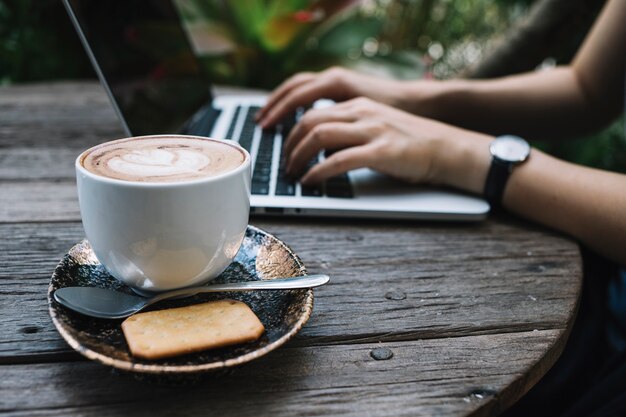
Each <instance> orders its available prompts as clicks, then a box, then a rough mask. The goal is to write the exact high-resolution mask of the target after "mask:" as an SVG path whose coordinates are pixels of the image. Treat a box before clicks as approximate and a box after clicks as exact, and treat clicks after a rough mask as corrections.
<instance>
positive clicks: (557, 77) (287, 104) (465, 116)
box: [258, 0, 626, 140]
mask: <svg viewBox="0 0 626 417" xmlns="http://www.w3.org/2000/svg"><path fill="white" fill-rule="evenodd" d="M625 21H626V1H623V0H609V2H608V3H607V5H606V6H605V8H604V10H603V12H602V13H601V15H600V17H599V18H598V21H597V22H596V24H595V26H594V28H593V29H592V31H591V32H590V34H589V35H588V36H587V39H586V40H585V43H584V44H583V46H582V47H581V49H580V51H579V53H578V55H577V56H576V58H575V60H574V62H573V63H572V65H571V66H568V67H559V68H555V69H553V70H547V71H540V72H534V73H527V74H521V75H515V76H510V77H504V78H499V79H494V80H484V81H483V80H450V81H394V80H385V79H381V78H376V77H371V76H367V75H363V74H359V73H357V72H354V71H349V70H346V69H341V68H332V69H330V70H326V71H322V72H320V73H302V74H297V75H295V76H294V77H292V78H290V79H289V80H287V81H286V82H285V83H283V84H282V85H281V86H280V87H278V88H277V89H276V90H275V91H274V92H273V93H272V95H271V96H270V98H269V100H268V103H267V105H266V106H265V107H264V108H263V109H262V110H261V112H260V113H259V118H258V121H259V122H260V123H261V124H262V125H263V126H264V127H269V126H271V125H273V124H274V123H276V122H278V121H279V120H280V119H282V118H283V117H285V116H286V115H287V114H288V113H289V112H291V111H293V110H294V109H295V108H297V107H298V106H302V105H306V104H308V103H311V102H313V101H314V100H316V99H318V98H332V99H335V100H338V101H343V100H349V99H352V98H355V97H359V96H363V97H368V98H370V99H373V100H375V101H378V102H381V103H384V104H388V105H391V106H393V107H396V108H399V109H402V110H405V111H408V112H411V113H413V114H416V115H421V116H426V117H430V118H433V119H437V120H440V121H444V122H447V123H451V124H454V125H457V126H461V127H464V128H468V129H473V130H478V131H481V132H488V133H491V134H502V133H510V134H518V135H520V136H524V137H526V138H528V139H550V140H552V139H560V138H564V137H573V136H581V135H584V134H586V133H589V132H591V131H593V130H596V129H598V128H600V127H602V126H604V125H605V124H607V123H608V122H609V121H611V120H613V119H614V118H615V117H616V116H617V115H618V114H619V112H620V110H621V109H622V108H623V94H624V73H625V71H626V63H625V61H626V52H625V48H624V45H626V24H624V23H623V22H625Z"/></svg>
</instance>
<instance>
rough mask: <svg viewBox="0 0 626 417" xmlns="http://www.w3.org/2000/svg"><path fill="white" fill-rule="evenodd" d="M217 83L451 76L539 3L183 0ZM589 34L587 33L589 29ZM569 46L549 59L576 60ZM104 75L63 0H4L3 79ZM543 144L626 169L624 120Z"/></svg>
mask: <svg viewBox="0 0 626 417" xmlns="http://www.w3.org/2000/svg"><path fill="white" fill-rule="evenodd" d="M176 3H177V6H178V9H179V11H180V14H181V16H182V17H183V19H184V21H185V24H186V28H187V30H188V33H189V34H190V38H191V39H192V43H193V45H194V49H195V51H196V53H197V55H198V57H199V58H200V60H201V63H202V64H203V68H204V69H205V70H206V72H207V73H208V74H209V76H210V77H211V79H212V80H214V82H215V83H220V84H232V85H240V86H248V87H255V88H264V89H271V88H272V87H274V86H276V85H277V84H278V83H279V82H280V81H281V80H284V79H285V78H286V77H288V76H289V75H291V74H293V73H295V72H298V71H303V70H320V69H323V68H326V67H328V66H330V65H342V66H346V67H350V68H354V69H357V70H359V71H364V72H368V73H373V74H379V75H381V76H387V77H395V78H402V79H411V78H422V77H426V78H450V77H454V76H457V75H458V74H460V73H462V72H463V71H464V70H465V69H467V68H468V67H470V66H471V65H473V64H475V63H477V62H479V61H480V60H481V58H482V57H483V56H484V54H485V53H486V51H487V50H488V46H489V45H490V42H491V41H492V40H493V39H494V38H495V37H497V36H498V35H500V34H502V33H503V31H505V30H506V29H508V28H509V27H510V26H511V25H512V24H514V23H515V22H516V21H517V20H518V19H520V18H521V17H523V16H524V15H525V14H526V13H527V12H528V10H529V7H530V6H531V5H532V3H533V0H238V1H227V0H176ZM581 36H582V35H581ZM579 41H580V39H573V40H572V42H570V43H567V42H565V43H563V45H562V46H560V48H559V50H557V51H555V52H554V54H553V55H554V56H552V57H549V58H548V59H547V60H546V61H545V64H548V65H554V64H558V63H563V62H568V60H569V59H571V54H572V51H574V50H575V45H574V43H577V42H579ZM77 78H95V74H94V72H93V70H92V68H91V66H90V63H89V62H88V60H87V58H86V55H85V52H84V50H83V48H82V46H81V45H80V42H79V41H78V37H77V36H76V33H75V32H74V29H73V27H72V26H71V23H70V21H69V19H68V17H67V15H66V13H65V10H64V8H63V6H62V4H61V1H60V0H0V83H1V84H10V83H20V82H33V81H49V80H58V79H77ZM536 145H538V146H540V147H542V148H544V149H545V150H547V151H549V152H551V153H553V154H555V155H557V156H560V157H563V158H565V159H568V160H572V161H575V162H578V163H583V164H586V165H590V166H595V167H601V168H607V169H612V170H616V171H621V172H626V141H625V139H624V127H623V119H622V120H619V121H617V122H616V123H615V124H614V125H612V126H611V127H609V128H608V129H606V130H605V131H603V132H601V133H599V134H596V135H593V136H592V137H588V138H582V139H576V140H573V141H570V142H567V143H559V144H554V143H550V144H543V143H537V144H536Z"/></svg>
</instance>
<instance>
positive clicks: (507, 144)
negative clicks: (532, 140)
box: [489, 135, 530, 165]
mask: <svg viewBox="0 0 626 417" xmlns="http://www.w3.org/2000/svg"><path fill="white" fill-rule="evenodd" d="M489 152H490V153H491V156H493V157H494V158H497V159H499V160H500V161H503V162H506V163H509V164H516V165H517V164H521V163H522V162H524V161H526V160H527V159H528V156H529V155H530V144H529V143H528V142H527V141H526V140H524V139H522V138H520V137H519V136H514V135H503V136H498V137H497V138H495V139H494V140H493V141H492V142H491V144H490V145H489Z"/></svg>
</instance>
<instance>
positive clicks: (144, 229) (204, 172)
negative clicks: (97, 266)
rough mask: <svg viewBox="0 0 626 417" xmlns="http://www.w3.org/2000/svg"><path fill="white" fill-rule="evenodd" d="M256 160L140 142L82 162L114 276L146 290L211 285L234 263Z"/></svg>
mask: <svg viewBox="0 0 626 417" xmlns="http://www.w3.org/2000/svg"><path fill="white" fill-rule="evenodd" d="M250 167H251V163H250V155H249V154H248V152H246V150H245V149H243V148H241V147H240V146H238V145H237V144H235V143H234V142H231V141H221V140H215V139H208V138H204V137H197V136H184V135H158V136H141V137H132V138H127V139H120V140H115V141H112V142H107V143H103V144H101V145H97V146H95V147H93V148H91V149H88V150H86V151H85V152H83V153H82V154H81V155H80V156H79V157H78V158H77V159H76V177H77V185H78V199H79V203H80V212H81V217H82V220H83V227H84V229H85V234H86V235H87V239H88V240H89V242H90V243H91V247H92V248H93V251H94V253H95V255H96V257H97V258H98V260H99V261H100V262H101V263H102V264H103V265H104V267H105V268H106V269H107V271H108V272H109V273H110V274H111V275H112V276H114V277H115V278H117V279H119V280H120V281H122V282H124V283H125V284H127V285H129V286H130V287H132V288H134V289H136V290H138V291H140V292H141V291H144V292H151V291H152V292H155V291H165V290H171V289H176V288H182V287H187V286H191V285H198V284H201V283H204V282H206V281H208V280H210V279H212V278H215V277H216V276H218V275H219V274H220V273H221V272H222V271H223V270H224V269H226V267H227V266H228V265H229V264H230V263H231V262H232V260H233V258H234V257H235V255H236V254H237V251H238V250H239V247H240V245H241V242H242V241H243V238H244V235H245V231H246V227H247V224H248V214H249V212H250V175H251V168H250Z"/></svg>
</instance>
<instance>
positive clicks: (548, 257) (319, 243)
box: [0, 219, 581, 362]
mask: <svg viewBox="0 0 626 417" xmlns="http://www.w3.org/2000/svg"><path fill="white" fill-rule="evenodd" d="M253 224H255V225H258V226H260V227H262V228H265V229H267V230H268V231H270V232H272V233H274V234H276V236H278V237H279V238H281V239H283V240H284V241H285V242H286V243H287V244H288V245H290V246H291V247H292V249H294V250H295V251H296V253H298V254H299V256H300V257H301V259H302V260H303V261H304V263H305V265H307V266H308V270H309V271H310V272H320V273H327V274H329V275H330V276H331V277H332V283H331V284H330V285H328V286H326V287H323V288H320V289H318V290H316V301H315V313H314V315H313V317H312V319H311V321H310V322H309V323H308V324H307V326H306V327H305V329H304V330H303V331H302V332H301V333H300V334H299V335H298V336H297V337H296V341H295V343H296V344H332V343H352V342H366V341H369V342H372V341H390V340H411V339H426V338H441V337H452V336H459V335H468V334H499V333H505V332H516V331H531V330H534V329H556V328H559V329H564V328H565V327H567V323H568V322H569V318H570V317H572V316H573V310H574V309H575V306H576V294H577V293H578V291H579V287H578V285H577V284H575V283H576V282H578V281H575V280H572V277H575V276H579V275H580V273H581V271H580V268H581V266H580V263H579V260H578V249H577V246H576V245H575V244H573V243H571V242H568V241H566V240H564V239H562V238H560V237H558V236H556V235H553V234H550V233H546V232H544V231H541V230H533V229H531V228H524V227H521V226H515V225H514V224H513V223H510V222H504V221H500V222H496V221H493V222H488V223H482V224H477V225H473V226H470V225H454V224H448V225H438V224H423V223H416V224H413V225H408V224H405V223H396V224H393V223H391V224H390V223H383V224H377V222H366V221H363V222H360V223H356V224H350V225H345V224H341V223H340V222H338V221H329V220H326V221H321V220H308V221H303V220H289V219H284V220H268V219H265V220H262V219H261V220H257V221H254V222H253ZM0 233H1V234H2V235H3V236H5V237H6V239H4V240H3V241H1V242H0V264H2V265H4V268H3V269H2V271H0V278H1V280H0V297H2V298H5V297H6V298H7V302H3V303H1V304H0V335H2V336H0V337H1V338H2V343H1V344H0V362H4V361H16V360H17V358H18V356H19V357H20V360H22V361H35V362H37V361H39V360H40V359H39V358H38V357H37V356H38V355H41V354H44V355H47V354H49V353H51V352H64V349H63V343H62V342H61V341H60V339H58V340H57V341H56V342H55V343H50V341H51V340H55V330H54V328H53V327H52V325H51V323H50V321H49V319H48V314H47V310H46V306H45V293H46V290H47V286H48V283H49V280H50V275H51V273H52V271H53V270H54V267H55V265H56V263H57V262H58V260H59V259H60V258H61V257H62V255H63V253H64V252H65V251H67V250H68V249H69V247H71V246H72V245H73V244H74V243H76V242H78V241H79V240H80V239H82V237H83V230H82V227H81V225H80V224H79V223H74V222H72V223H39V224H37V223H27V224H3V225H0ZM25 248H26V249H25ZM555 253H557V254H558V256H554V254H555ZM511 280H515V281H514V282H512V281H511ZM578 284H579V282H578ZM396 294H401V295H402V297H403V299H400V300H394V299H393V298H398V297H393V296H394V295H396ZM389 298H392V299H389ZM16 310H17V311H23V313H21V314H18V315H17V319H16V318H15V315H14V314H13V312H14V311H16ZM459 311H462V312H463V314H459ZM35 313H36V314H35ZM33 326H35V327H36V328H37V329H38V330H37V332H36V333H34V332H33V331H32V329H31V332H30V333H29V332H28V331H27V329H29V328H31V327H33ZM42 339H43V340H42Z"/></svg>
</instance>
